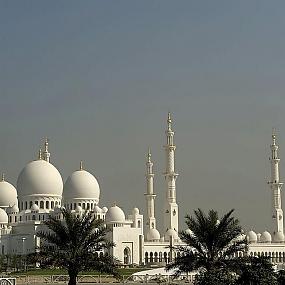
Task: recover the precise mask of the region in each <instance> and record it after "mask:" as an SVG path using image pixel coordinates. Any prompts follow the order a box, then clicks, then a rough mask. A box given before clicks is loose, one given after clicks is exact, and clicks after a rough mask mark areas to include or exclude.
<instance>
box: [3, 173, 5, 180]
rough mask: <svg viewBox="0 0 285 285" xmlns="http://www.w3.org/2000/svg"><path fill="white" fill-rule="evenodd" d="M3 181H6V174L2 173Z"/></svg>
mask: <svg viewBox="0 0 285 285" xmlns="http://www.w3.org/2000/svg"><path fill="white" fill-rule="evenodd" d="M2 181H5V173H4V172H3V173H2Z"/></svg>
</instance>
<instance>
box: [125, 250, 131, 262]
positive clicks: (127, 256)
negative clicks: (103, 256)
mask: <svg viewBox="0 0 285 285" xmlns="http://www.w3.org/2000/svg"><path fill="white" fill-rule="evenodd" d="M124 264H131V250H130V248H129V247H126V248H125V249H124Z"/></svg>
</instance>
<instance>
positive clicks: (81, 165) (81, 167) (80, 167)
mask: <svg viewBox="0 0 285 285" xmlns="http://www.w3.org/2000/svg"><path fill="white" fill-rule="evenodd" d="M79 170H83V161H82V160H81V161H80V166H79Z"/></svg>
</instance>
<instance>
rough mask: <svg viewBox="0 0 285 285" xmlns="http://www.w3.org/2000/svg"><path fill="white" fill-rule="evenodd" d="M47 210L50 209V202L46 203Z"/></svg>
mask: <svg viewBox="0 0 285 285" xmlns="http://www.w3.org/2000/svg"><path fill="white" fill-rule="evenodd" d="M46 209H49V201H46Z"/></svg>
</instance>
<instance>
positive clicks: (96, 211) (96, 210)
mask: <svg viewBox="0 0 285 285" xmlns="http://www.w3.org/2000/svg"><path fill="white" fill-rule="evenodd" d="M93 211H94V213H102V209H101V208H100V207H99V206H97V205H96V206H95V207H94V209H93Z"/></svg>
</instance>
